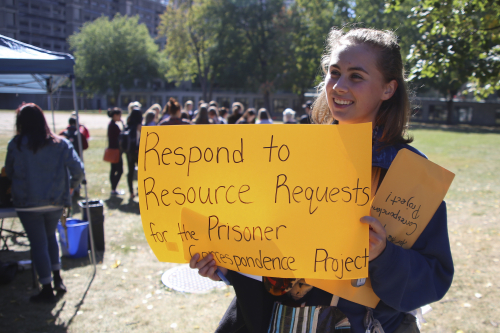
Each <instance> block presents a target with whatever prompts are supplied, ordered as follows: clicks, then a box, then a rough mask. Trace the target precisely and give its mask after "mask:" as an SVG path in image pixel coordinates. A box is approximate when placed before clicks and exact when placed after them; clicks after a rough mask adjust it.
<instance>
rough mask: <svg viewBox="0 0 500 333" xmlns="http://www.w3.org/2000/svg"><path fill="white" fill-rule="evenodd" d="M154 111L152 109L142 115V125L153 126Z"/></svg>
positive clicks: (154, 123)
mask: <svg viewBox="0 0 500 333" xmlns="http://www.w3.org/2000/svg"><path fill="white" fill-rule="evenodd" d="M155 118H156V113H155V112H154V111H148V112H146V116H145V117H144V126H155V125H156V121H155Z"/></svg>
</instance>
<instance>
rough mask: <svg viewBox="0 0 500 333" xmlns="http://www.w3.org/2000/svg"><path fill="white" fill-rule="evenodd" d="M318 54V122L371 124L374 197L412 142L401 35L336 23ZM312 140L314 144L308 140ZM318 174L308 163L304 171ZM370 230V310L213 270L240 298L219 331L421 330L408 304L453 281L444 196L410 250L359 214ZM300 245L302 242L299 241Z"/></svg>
mask: <svg viewBox="0 0 500 333" xmlns="http://www.w3.org/2000/svg"><path fill="white" fill-rule="evenodd" d="M327 45H328V47H327V50H326V55H325V56H324V57H323V59H322V67H323V69H324V73H325V80H324V82H323V83H322V85H321V86H320V87H319V91H320V94H319V96H318V98H317V99H316V101H315V103H314V104H313V108H312V118H313V120H314V122H315V123H316V124H332V123H335V124H358V123H364V122H371V123H372V125H373V136H372V138H373V141H372V142H373V143H372V147H373V149H372V186H371V187H372V196H373V195H374V194H375V192H376V189H377V188H378V186H379V185H380V183H381V182H382V180H383V178H384V176H385V174H386V172H387V170H388V169H389V167H390V165H391V163H392V161H393V160H394V158H395V157H396V154H397V153H398V151H399V150H400V149H403V148H405V149H409V150H411V151H413V152H414V153H416V154H420V155H421V156H424V155H423V154H422V153H420V152H419V151H418V150H416V149H415V148H413V147H411V146H409V145H408V143H410V142H411V141H412V139H411V138H408V136H407V134H406V129H407V127H408V121H409V116H410V103H409V98H408V92H407V88H406V83H405V80H404V69H403V62H402V59H401V53H400V48H399V45H398V43H397V39H396V37H395V35H394V34H392V33H391V32H386V31H380V30H373V29H353V30H351V31H349V32H347V33H346V32H344V31H342V30H337V29H332V31H331V32H330V34H329V36H328V39H327ZM312 144H317V143H312ZM310 171H311V172H314V171H313V170H310ZM360 222H361V223H366V224H368V225H369V227H370V231H369V235H370V236H369V242H370V244H369V260H370V261H369V278H370V282H371V286H372V288H373V291H374V292H375V294H376V295H377V296H378V297H379V298H380V302H379V303H378V305H377V306H376V307H375V308H374V309H370V308H366V307H365V306H363V305H360V304H357V303H354V302H351V301H349V300H347V299H343V298H339V297H338V296H334V295H332V294H329V293H328V292H326V291H323V290H320V289H318V288H315V287H313V286H311V285H308V284H306V283H305V281H304V280H303V279H281V278H273V277H262V282H260V281H256V280H252V279H250V278H247V277H245V276H243V275H240V274H238V273H236V272H233V271H230V270H227V269H225V268H219V272H218V273H219V274H224V275H225V279H227V280H228V281H229V282H230V283H231V284H232V285H233V287H234V290H235V293H236V298H235V299H234V300H233V302H232V303H231V305H230V306H229V308H228V310H227V311H226V314H225V315H224V317H223V318H222V320H221V321H220V323H219V327H218V329H217V331H216V332H218V333H222V332H269V333H273V332H308V333H319V332H343V333H347V332H354V333H357V332H370V333H374V332H378V333H383V332H385V333H417V332H419V330H418V327H417V324H416V322H415V317H414V316H413V315H411V314H408V313H407V312H409V311H412V310H415V309H417V308H419V307H421V306H423V305H425V304H428V303H431V302H435V301H437V300H439V299H441V298H442V297H443V296H444V295H445V294H446V292H447V291H448V288H449V287H450V285H451V281H452V279H453V272H454V270H453V261H452V258H451V250H450V244H449V239H448V231H447V219H446V205H445V203H444V202H443V203H442V204H441V205H440V207H439V208H438V210H437V211H436V213H435V214H434V216H433V218H432V219H431V221H430V222H429V224H428V225H427V227H426V228H425V230H424V231H423V232H422V234H421V236H420V237H419V239H418V240H417V241H416V242H415V244H414V245H413V246H412V248H411V249H403V248H402V247H400V246H398V245H396V244H393V243H391V242H388V241H387V237H388V235H387V234H386V231H385V228H384V226H383V225H382V224H381V223H380V221H378V220H377V219H376V218H375V217H372V216H364V217H362V218H361V219H360V221H345V223H360ZM297 245H298V246H300V245H299V244H297ZM190 266H191V268H197V269H198V270H199V271H198V272H199V274H200V275H201V276H205V277H209V278H211V279H213V280H216V281H218V280H220V278H219V276H218V274H217V272H216V270H217V265H216V262H215V260H214V258H213V256H212V255H208V256H206V257H205V258H203V259H201V260H200V256H199V254H195V255H194V256H193V257H192V259H191V261H190Z"/></svg>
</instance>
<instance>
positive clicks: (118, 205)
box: [104, 196, 140, 215]
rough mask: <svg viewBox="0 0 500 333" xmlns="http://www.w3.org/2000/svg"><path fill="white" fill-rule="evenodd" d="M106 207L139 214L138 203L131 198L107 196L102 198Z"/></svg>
mask: <svg viewBox="0 0 500 333" xmlns="http://www.w3.org/2000/svg"><path fill="white" fill-rule="evenodd" d="M104 202H105V203H106V206H107V207H108V209H118V210H119V211H122V212H124V213H133V214H137V215H139V214H140V211H139V203H138V202H136V201H134V200H132V199H123V198H120V197H118V196H112V197H109V199H106V200H104Z"/></svg>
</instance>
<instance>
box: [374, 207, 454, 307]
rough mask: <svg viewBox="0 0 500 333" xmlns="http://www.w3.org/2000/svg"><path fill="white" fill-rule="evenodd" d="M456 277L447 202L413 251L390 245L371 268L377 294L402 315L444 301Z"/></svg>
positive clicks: (413, 247) (418, 240)
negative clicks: (454, 276)
mask: <svg viewBox="0 0 500 333" xmlns="http://www.w3.org/2000/svg"><path fill="white" fill-rule="evenodd" d="M453 273H454V268H453V260H452V257H451V249H450V242H449V238H448V228H447V217H446V204H445V202H444V201H443V202H442V203H441V205H440V206H439V208H438V209H437V211H436V213H435V214H434V216H433V217H432V219H431V221H430V222H429V224H428V225H427V227H426V228H425V229H424V231H423V232H422V234H421V235H420V237H419V238H418V239H417V241H416V242H415V244H413V246H412V248H411V249H403V248H402V247H400V246H397V245H395V244H393V243H391V242H387V247H386V248H385V250H384V252H382V254H381V255H380V256H379V257H377V258H376V259H374V260H373V261H371V262H370V265H369V275H370V280H371V283H372V287H373V290H374V292H375V294H376V295H377V296H378V297H380V299H381V300H382V301H383V302H384V303H386V304H387V305H389V306H390V307H392V308H394V309H396V310H398V311H402V312H408V311H411V310H414V309H417V308H419V307H421V306H423V305H425V304H429V303H432V302H435V301H438V300H440V299H441V298H443V296H444V295H445V294H446V292H447V291H448V289H449V288H450V286H451V282H452V280H453Z"/></svg>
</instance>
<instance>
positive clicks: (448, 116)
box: [446, 89, 458, 125]
mask: <svg viewBox="0 0 500 333" xmlns="http://www.w3.org/2000/svg"><path fill="white" fill-rule="evenodd" d="M457 92H458V89H450V90H448V101H447V102H446V123H447V124H448V125H452V124H453V96H455V95H456V94H457Z"/></svg>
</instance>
